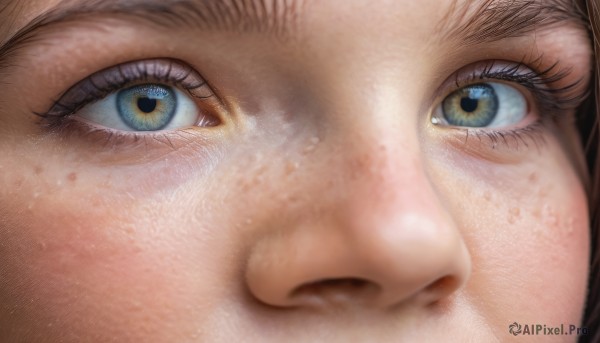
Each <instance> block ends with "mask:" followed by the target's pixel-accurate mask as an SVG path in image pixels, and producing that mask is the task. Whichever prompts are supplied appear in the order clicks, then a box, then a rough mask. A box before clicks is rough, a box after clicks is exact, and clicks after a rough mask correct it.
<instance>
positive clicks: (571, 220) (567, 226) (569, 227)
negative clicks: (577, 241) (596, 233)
mask: <svg viewBox="0 0 600 343" xmlns="http://www.w3.org/2000/svg"><path fill="white" fill-rule="evenodd" d="M574 227H575V218H573V217H569V219H567V222H566V223H565V232H566V233H567V234H571V233H572V232H573V230H574Z"/></svg>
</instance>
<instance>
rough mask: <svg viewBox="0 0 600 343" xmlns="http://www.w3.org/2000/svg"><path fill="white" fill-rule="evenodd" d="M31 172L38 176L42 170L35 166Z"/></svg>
mask: <svg viewBox="0 0 600 343" xmlns="http://www.w3.org/2000/svg"><path fill="white" fill-rule="evenodd" d="M33 171H34V172H35V173H36V175H40V174H41V173H42V172H43V171H44V168H42V167H40V166H35V168H34V169H33Z"/></svg>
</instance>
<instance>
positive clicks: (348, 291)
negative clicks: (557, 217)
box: [246, 145, 471, 308]
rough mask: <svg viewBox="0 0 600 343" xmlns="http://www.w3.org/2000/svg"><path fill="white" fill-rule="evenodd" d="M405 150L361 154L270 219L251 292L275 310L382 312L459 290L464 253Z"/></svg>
mask: <svg viewBox="0 0 600 343" xmlns="http://www.w3.org/2000/svg"><path fill="white" fill-rule="evenodd" d="M363 146H364V145H363ZM415 149H416V147H413V148H410V149H406V148H403V149H400V148H398V149H370V150H369V151H365V150H364V149H362V150H363V152H364V153H363V154H362V155H361V154H354V157H353V158H349V159H347V160H346V162H344V163H343V164H342V165H340V166H339V167H340V168H339V173H333V174H335V175H336V179H335V180H334V181H331V182H330V184H333V186H331V187H330V188H329V189H328V190H327V191H326V192H323V190H322V189H321V190H314V192H313V193H312V194H308V195H307V196H306V197H307V198H308V199H310V201H309V203H310V204H307V206H306V207H305V208H304V209H299V210H298V211H300V213H296V214H294V215H293V216H286V215H285V214H283V213H279V214H278V215H277V216H276V217H279V218H285V220H283V219H282V220H279V221H278V220H274V221H272V222H271V223H270V227H273V229H272V230H267V231H268V232H267V233H266V234H265V235H264V236H263V237H261V238H260V239H257V241H256V243H255V244H254V245H253V247H252V249H251V252H250V255H249V258H248V259H247V261H248V262H247V266H246V282H247V286H248V289H249V290H250V292H251V293H252V295H253V296H254V297H255V298H256V299H258V300H259V301H261V302H263V303H265V304H268V305H271V306H276V307H320V308H324V307H328V306H342V305H344V306H345V305H359V306H367V307H376V308H390V307H393V306H398V305H403V304H404V305H408V304H413V305H415V304H416V305H419V306H425V305H428V304H431V303H435V302H437V301H439V300H441V299H444V298H446V297H448V296H449V295H451V294H452V293H453V292H455V291H456V290H457V289H459V288H460V287H461V286H462V285H463V284H464V283H465V282H466V280H467V278H468V276H469V273H470V268H471V261H470V256H469V253H468V251H467V248H466V245H465V243H464V241H463V238H462V236H461V234H460V231H459V230H458V228H457V226H456V224H455V222H454V221H453V219H452V217H451V216H450V214H449V212H448V211H447V210H446V209H445V207H444V206H443V201H442V200H441V199H440V197H439V196H438V195H437V192H436V189H435V187H434V186H433V185H434V183H433V182H432V181H431V180H430V177H428V174H427V173H426V172H425V170H424V165H423V159H422V158H419V153H418V152H416V150H415ZM358 150H360V149H358ZM330 168H331V166H330ZM329 174H332V173H329ZM324 175H325V174H324ZM307 192H310V190H308V191H307ZM283 212H285V210H283Z"/></svg>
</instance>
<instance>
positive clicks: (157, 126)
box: [117, 84, 177, 131]
mask: <svg viewBox="0 0 600 343" xmlns="http://www.w3.org/2000/svg"><path fill="white" fill-rule="evenodd" d="M117 109H118V110H119V116H120V117H121V119H122V120H123V122H125V124H127V126H129V127H130V128H132V129H134V130H137V131H157V130H161V129H164V128H165V127H166V126H167V125H169V123H170V122H171V120H172V119H173V117H174V116H175V113H176V111H177V96H176V95H175V92H174V91H173V90H172V89H171V88H170V87H168V86H163V85H155V84H147V85H139V86H133V87H130V88H127V89H124V90H122V91H120V92H119V93H118V94H117Z"/></svg>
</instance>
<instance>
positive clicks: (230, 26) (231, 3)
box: [0, 0, 589, 71]
mask: <svg viewBox="0 0 600 343" xmlns="http://www.w3.org/2000/svg"><path fill="white" fill-rule="evenodd" d="M304 2H305V1H304V0H63V1H61V2H60V3H59V4H58V5H56V6H54V7H53V8H52V9H50V10H48V11H46V12H44V13H42V14H40V15H38V16H37V17H35V18H34V19H33V20H31V21H30V22H29V23H27V24H26V25H25V26H24V27H22V28H21V29H19V30H18V31H17V32H16V33H15V34H13V35H12V36H11V37H9V38H8V39H6V40H4V41H2V40H0V71H1V70H2V69H3V68H4V67H7V66H8V62H7V61H8V60H9V57H10V56H9V55H11V53H13V52H15V51H16V50H18V48H19V47H21V46H24V45H25V44H26V43H28V42H31V41H34V38H35V33H36V32H37V31H38V30H39V29H42V28H44V27H47V26H50V25H52V24H56V23H60V22H66V21H70V20H76V19H79V18H82V17H84V16H88V15H99V14H111V15H128V16H134V17H139V18H142V19H146V20H149V21H151V22H152V23H155V24H159V25H164V26H167V27H180V26H181V25H182V24H186V25H187V26H190V27H195V28H200V29H203V30H218V31H233V32H262V33H268V34H271V35H274V36H276V37H279V38H285V37H288V36H290V35H291V33H292V32H293V31H294V29H295V27H296V26H297V21H298V20H299V17H300V12H301V11H302V9H303V6H304ZM12 4H14V6H10V2H9V3H5V4H4V5H2V6H0V18H2V17H8V18H10V16H11V15H14V13H16V12H17V11H18V10H17V9H16V8H17V7H18V6H19V4H20V3H19V2H12ZM21 5H22V4H21ZM6 22H9V21H8V20H6V21H5V23H6ZM565 22H574V23H577V24H580V25H582V26H583V27H585V28H587V27H588V26H589V23H588V19H587V16H586V14H585V10H584V9H583V1H582V0H578V1H576V0H483V1H479V0H466V1H462V2H461V1H460V0H453V2H452V3H451V6H450V9H449V10H448V11H447V13H446V15H445V16H444V18H442V20H440V21H439V23H438V24H437V27H436V30H437V32H438V33H439V35H440V38H442V39H452V40H458V41H460V42H463V43H464V44H467V45H470V44H473V45H475V44H481V43H488V42H493V41H497V40H500V39H503V38H509V37H518V36H523V35H526V34H528V33H531V32H532V31H535V30H540V29H542V28H546V27H548V26H550V25H553V24H557V23H565ZM588 30H589V29H588Z"/></svg>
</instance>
